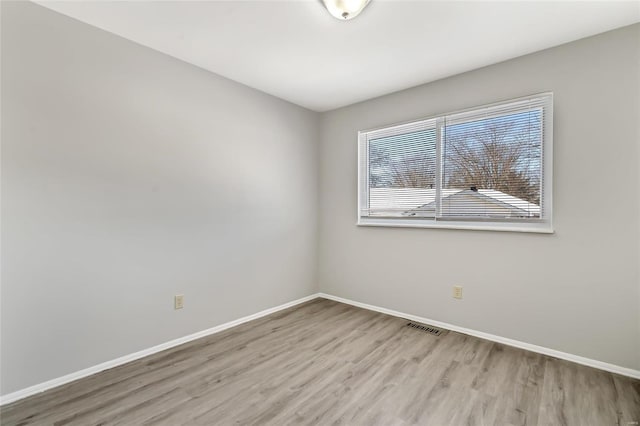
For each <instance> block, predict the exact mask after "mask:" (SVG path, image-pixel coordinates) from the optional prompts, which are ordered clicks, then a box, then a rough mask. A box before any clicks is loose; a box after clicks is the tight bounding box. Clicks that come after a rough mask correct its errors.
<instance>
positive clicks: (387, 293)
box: [319, 25, 640, 369]
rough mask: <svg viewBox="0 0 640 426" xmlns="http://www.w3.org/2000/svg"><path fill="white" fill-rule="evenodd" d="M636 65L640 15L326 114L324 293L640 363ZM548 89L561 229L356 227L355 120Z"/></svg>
mask: <svg viewBox="0 0 640 426" xmlns="http://www.w3.org/2000/svg"><path fill="white" fill-rule="evenodd" d="M427 54H428V53H427ZM639 63H640V25H635V26H632V27H626V28H623V29H620V30H617V31H612V32H609V33H605V34H601V35H598V36H595V37H592V38H588V39H584V40H580V41H577V42H574V43H570V44H567V45H563V46H560V47H557V48H554V49H550V50H546V51H542V52H539V53H535V54H532V55H528V56H524V57H521V58H518V59H514V60H510V61H507V62H504V63H500V64H497V65H494V66H490V67H486V68H482V69H479V70H475V71H472V72H468V73H465V74H461V75H458V76H455V77H451V78H447V79H444V80H440V81H437V82H434V83H431V84H427V85H423V86H420V87H416V88H413V89H409V90H406V91H402V92H399V93H395V94H391V95H388V96H384V97H381V98H378V99H374V100H370V101H366V102H363V103H359V104H356V105H352V106H349V107H345V108H342V109H339V110H336V111H332V112H329V113H326V114H324V115H323V121H322V127H321V132H322V139H321V144H322V145H321V157H320V158H321V160H320V176H321V177H320V188H321V195H320V206H321V210H320V212H321V213H320V233H319V235H320V263H319V265H320V268H319V285H320V290H321V291H323V292H327V293H331V294H334V295H337V296H342V297H346V298H350V299H354V300H357V301H360V302H364V303H369V304H373V305H378V306H383V307H386V308H390V309H395V310H399V311H403V312H406V313H411V314H414V315H420V316H424V317H427V318H431V319H435V320H439V321H445V322H448V323H451V324H455V325H458V326H463V327H468V328H472V329H475V330H480V331H484V332H488V333H493V334H497V335H499V336H504V337H509V338H512V339H517V340H521V341H524V342H528V343H533V344H537V345H541V346H545V347H548V348H552V349H556V350H560V351H565V352H569V353H572V354H577V355H582V356H586V357H589V358H594V359H597V360H601V361H605V362H610V363H613V364H617V365H621V366H625V367H630V368H636V369H640V318H639V315H640V309H639V308H640V306H639V305H638V301H639V300H640V299H639V294H638V293H639V290H640V289H639V283H640V280H639V276H638V272H639V271H638V259H639V247H638V245H639V240H640V229H639V223H638V217H639V215H640V211H639V199H640V180H639V175H638V147H639V145H640V135H639V128H638V120H639V118H640V107H639V103H640V67H639ZM544 91H553V92H554V94H555V97H554V108H555V111H554V112H555V114H554V120H555V127H554V175H555V176H554V182H553V184H554V212H553V213H554V217H553V219H554V224H555V230H556V233H555V234H553V235H537V234H523V233H508V232H502V233H500V232H488V231H456V230H440V229H400V228H370V227H356V226H355V221H356V206H357V199H356V185H357V178H356V177H357V168H356V164H357V163H356V155H357V141H356V133H357V131H358V130H361V129H368V128H372V127H377V126H381V125H385V124H391V123H394V122H399V121H406V120H411V119H416V118H420V117H425V116H430V115H434V114H437V113H442V112H447V111H453V110H458V109H461V108H467V107H472V106H476V105H482V104H485V103H490V102H495V101H499V100H504V99H509V98H515V97H519V96H525V95H528V94H532V93H537V92H544ZM453 285H462V286H464V299H463V300H455V299H453V298H452V297H451V288H452V286H453Z"/></svg>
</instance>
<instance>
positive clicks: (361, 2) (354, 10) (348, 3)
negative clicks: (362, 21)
mask: <svg viewBox="0 0 640 426" xmlns="http://www.w3.org/2000/svg"><path fill="white" fill-rule="evenodd" d="M369 1H370V0H322V2H323V3H324V7H326V8H327V10H328V11H329V13H330V14H331V15H333V16H334V17H335V18H338V19H340V20H341V21H346V20H348V19H353V18H355V17H356V16H358V15H359V14H360V12H362V10H363V9H364V8H365V7H366V6H367V4H369Z"/></svg>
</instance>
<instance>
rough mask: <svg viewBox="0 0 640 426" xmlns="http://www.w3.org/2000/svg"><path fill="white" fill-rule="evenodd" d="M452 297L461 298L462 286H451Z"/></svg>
mask: <svg viewBox="0 0 640 426" xmlns="http://www.w3.org/2000/svg"><path fill="white" fill-rule="evenodd" d="M453 298H454V299H462V286H459V285H454V286H453Z"/></svg>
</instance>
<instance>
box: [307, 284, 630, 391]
mask: <svg viewBox="0 0 640 426" xmlns="http://www.w3.org/2000/svg"><path fill="white" fill-rule="evenodd" d="M318 296H319V297H322V298H325V299H330V300H335V301H336V302H341V303H346V304H347V305H352V306H357V307H359V308H363V309H368V310H370V311H375V312H380V313H383V314H387V315H391V316H394V317H400V318H406V319H408V320H412V321H416V322H421V323H426V324H431V325H434V326H436V327H440V328H444V329H447V330H451V331H457V332H458V333H463V334H468V335H469V336H474V337H479V338H481V339H485V340H491V341H492V342H498V343H502V344H505V345H508V346H513V347H516V348H520V349H525V350H527V351H531V352H537V353H540V354H543V355H549V356H552V357H554V358H560V359H564V360H567V361H571V362H575V363H577V364H582V365H586V366H588V367H593V368H597V369H599V370H604V371H609V372H611V373H616V374H620V375H622V376H628V377H633V378H634V379H640V370H634V369H632V368H627V367H621V366H619V365H615V364H609V363H606V362H602V361H597V360H595V359H590V358H585V357H582V356H578V355H573V354H569V353H566V352H560V351H557V350H555V349H549V348H545V347H543V346H538V345H533V344H531V343H525V342H521V341H519V340H513V339H508V338H506V337H501V336H496V335H494V334H489V333H484V332H482V331H476V330H472V329H470V328H465V327H459V326H457V325H453V324H448V323H446V322H442V321H436V320H432V319H429V318H424V317H419V316H417V315H411V314H405V313H404V312H398V311H394V310H392V309H387V308H381V307H379V306H374V305H368V304H366V303H360V302H356V301H353V300H349V299H344V298H342V297H338V296H333V295H331V294H326V293H319V294H318Z"/></svg>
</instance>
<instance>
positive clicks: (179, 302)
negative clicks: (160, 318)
mask: <svg viewBox="0 0 640 426" xmlns="http://www.w3.org/2000/svg"><path fill="white" fill-rule="evenodd" d="M182 308H184V294H176V295H175V296H174V298H173V309H182Z"/></svg>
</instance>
